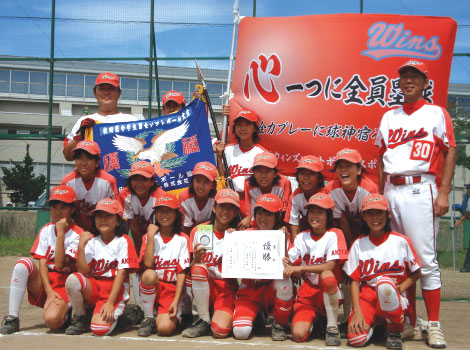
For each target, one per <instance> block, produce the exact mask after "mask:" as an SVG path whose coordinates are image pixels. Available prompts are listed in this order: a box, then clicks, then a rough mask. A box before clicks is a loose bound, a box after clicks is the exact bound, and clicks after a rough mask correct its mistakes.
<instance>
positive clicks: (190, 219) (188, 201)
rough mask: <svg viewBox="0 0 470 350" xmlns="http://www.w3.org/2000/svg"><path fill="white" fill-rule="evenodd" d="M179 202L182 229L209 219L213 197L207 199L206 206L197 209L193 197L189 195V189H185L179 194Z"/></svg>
mask: <svg viewBox="0 0 470 350" xmlns="http://www.w3.org/2000/svg"><path fill="white" fill-rule="evenodd" d="M179 200H180V203H181V208H182V209H183V213H184V222H183V225H184V227H193V226H195V225H198V224H200V223H202V222H205V221H207V220H209V219H210V217H211V214H212V206H213V205H214V197H209V199H208V200H207V203H206V205H204V207H203V208H199V207H198V205H197V203H196V199H195V198H194V195H192V194H191V193H189V189H187V188H186V189H184V190H183V191H182V192H181V193H180V195H179Z"/></svg>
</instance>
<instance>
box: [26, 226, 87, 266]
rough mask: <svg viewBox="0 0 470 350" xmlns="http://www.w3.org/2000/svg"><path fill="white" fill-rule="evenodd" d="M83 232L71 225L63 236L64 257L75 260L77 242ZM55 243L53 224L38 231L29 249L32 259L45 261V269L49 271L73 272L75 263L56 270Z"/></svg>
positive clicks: (55, 235)
mask: <svg viewBox="0 0 470 350" xmlns="http://www.w3.org/2000/svg"><path fill="white" fill-rule="evenodd" d="M82 232H83V230H82V229H81V228H80V227H78V226H77V225H75V224H74V223H72V225H70V227H69V229H68V230H67V232H65V236H64V252H65V255H68V256H69V257H71V258H73V259H75V258H76V254H77V248H78V241H79V240H80V234H81V233H82ZM56 242H57V234H56V230H55V224H53V223H49V224H47V225H45V226H43V227H42V228H41V230H39V233H38V235H37V237H36V240H35V241H34V244H33V247H32V248H31V251H30V253H31V256H32V257H33V258H34V259H38V260H39V259H46V260H47V268H48V269H49V270H50V271H63V272H75V271H77V267H76V265H75V262H73V263H70V264H67V265H66V266H64V267H63V268H61V269H56V267H55V262H54V257H55V249H56Z"/></svg>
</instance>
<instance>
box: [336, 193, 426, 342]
mask: <svg viewBox="0 0 470 350" xmlns="http://www.w3.org/2000/svg"><path fill="white" fill-rule="evenodd" d="M361 214H362V218H363V221H364V224H363V229H362V231H363V233H364V234H365V236H363V237H361V238H359V239H357V240H356V241H354V243H353V245H352V247H351V250H350V251H349V257H348V261H346V263H345V264H344V271H346V273H347V274H348V275H349V276H350V277H351V279H352V283H351V295H352V301H353V312H352V313H351V316H350V317H349V324H348V340H349V344H350V345H352V346H364V345H365V344H366V343H367V342H368V341H369V339H370V338H371V336H372V331H373V327H374V326H375V325H376V324H377V322H379V321H382V322H384V323H385V325H386V327H387V331H388V335H387V342H386V346H387V349H401V348H402V341H401V334H400V333H401V332H403V328H404V317H405V315H406V316H407V317H409V318H415V316H414V311H413V310H412V309H411V308H410V307H409V306H408V300H407V299H406V298H405V297H404V292H405V291H406V290H407V289H408V288H410V287H411V286H413V285H414V284H415V282H416V280H417V279H418V278H419V276H420V265H419V261H418V258H417V256H416V253H415V251H414V249H413V246H412V244H411V241H410V239H409V238H407V237H406V236H404V235H401V234H399V233H396V232H394V231H392V230H391V227H390V217H389V211H388V203H387V200H386V199H385V197H384V196H383V195H380V194H372V195H370V196H368V197H366V198H365V199H364V202H363V205H362V211H361Z"/></svg>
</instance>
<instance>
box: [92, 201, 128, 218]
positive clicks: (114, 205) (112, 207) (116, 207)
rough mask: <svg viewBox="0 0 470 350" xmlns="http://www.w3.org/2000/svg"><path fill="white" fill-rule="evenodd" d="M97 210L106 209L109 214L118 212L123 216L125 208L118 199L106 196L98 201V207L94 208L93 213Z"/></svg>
mask: <svg viewBox="0 0 470 350" xmlns="http://www.w3.org/2000/svg"><path fill="white" fill-rule="evenodd" d="M97 211H104V212H106V213H108V214H117V215H119V216H120V217H122V212H123V209H122V206H121V203H119V201H118V200H116V199H112V198H105V199H102V200H100V201H99V202H98V203H96V207H95V209H94V210H92V212H91V214H95V213H96V212H97Z"/></svg>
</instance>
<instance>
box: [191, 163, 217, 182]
mask: <svg viewBox="0 0 470 350" xmlns="http://www.w3.org/2000/svg"><path fill="white" fill-rule="evenodd" d="M194 175H203V176H205V177H207V178H208V179H209V180H210V181H214V180H215V178H216V177H217V169H216V167H215V166H214V164H212V163H210V162H199V163H197V164H196V165H195V166H194V169H193V176H194Z"/></svg>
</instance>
